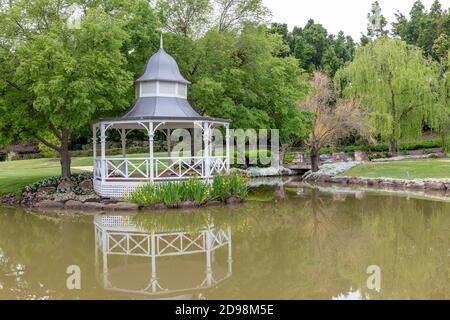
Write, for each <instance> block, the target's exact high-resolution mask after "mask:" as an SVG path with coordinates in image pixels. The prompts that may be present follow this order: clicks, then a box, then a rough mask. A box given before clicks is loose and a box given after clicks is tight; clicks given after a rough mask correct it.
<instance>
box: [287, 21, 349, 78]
mask: <svg viewBox="0 0 450 320" xmlns="http://www.w3.org/2000/svg"><path fill="white" fill-rule="evenodd" d="M287 44H288V45H289V47H290V50H291V54H292V55H293V56H295V57H296V58H297V59H298V61H299V63H300V66H301V67H302V68H304V69H305V70H306V71H307V72H309V73H312V72H314V71H315V70H323V71H325V72H327V73H328V74H330V75H332V76H333V75H334V74H335V73H336V71H337V70H338V69H339V68H340V67H342V66H343V65H344V64H345V63H347V62H348V61H351V60H352V58H353V53H354V48H355V43H354V41H353V39H352V38H351V37H350V36H346V35H345V34H344V33H343V32H342V31H341V32H339V33H338V35H337V36H334V35H330V34H328V31H327V30H326V29H325V28H324V27H323V26H322V25H321V24H319V23H315V22H314V20H312V19H311V20H309V21H308V22H307V23H306V25H305V26H304V27H303V28H298V27H294V29H293V31H292V33H290V34H289V35H288V36H287Z"/></svg>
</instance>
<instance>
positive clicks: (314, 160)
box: [311, 147, 319, 172]
mask: <svg viewBox="0 0 450 320" xmlns="http://www.w3.org/2000/svg"><path fill="white" fill-rule="evenodd" d="M311 170H312V172H317V171H319V151H318V149H317V148H315V147H313V148H311Z"/></svg>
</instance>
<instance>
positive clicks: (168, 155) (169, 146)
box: [166, 129, 172, 166]
mask: <svg viewBox="0 0 450 320" xmlns="http://www.w3.org/2000/svg"><path fill="white" fill-rule="evenodd" d="M166 138H167V157H169V160H168V161H167V162H168V165H169V166H170V165H171V164H172V160H171V159H170V158H171V157H172V141H171V140H170V129H167V131H166Z"/></svg>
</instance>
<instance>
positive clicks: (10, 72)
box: [0, 0, 154, 177]
mask: <svg viewBox="0 0 450 320" xmlns="http://www.w3.org/2000/svg"><path fill="white" fill-rule="evenodd" d="M142 1H143V0H142ZM142 1H140V0H136V1H131V2H134V3H135V4H138V3H139V2H141V3H142ZM131 2H130V3H131ZM115 3H116V4H117V3H118V2H114V1H104V2H101V1H98V2H96V3H91V2H90V1H86V2H85V1H79V2H76V1H58V2H56V1H51V0H38V1H33V2H29V1H15V2H14V3H13V5H12V6H7V7H5V6H3V7H2V10H1V11H0V30H1V31H0V39H2V41H1V45H0V50H1V58H0V68H1V75H0V92H1V95H0V108H1V112H0V117H1V121H0V123H1V126H2V132H4V133H5V134H2V139H3V140H6V139H8V138H10V137H12V136H14V135H20V136H21V137H23V138H28V139H36V140H38V141H40V142H41V143H43V144H45V145H46V146H48V147H50V148H52V149H53V150H55V151H56V152H58V154H59V155H60V161H61V175H62V176H63V177H68V176H70V163H71V161H70V154H69V142H70V140H71V139H73V138H76V137H77V136H78V135H79V133H80V132H81V131H82V130H83V128H85V127H86V126H87V125H88V124H89V123H90V122H91V121H92V119H94V118H97V117H101V116H110V115H114V114H116V113H117V112H118V111H121V110H123V109H124V108H126V107H128V106H129V103H130V101H129V99H128V98H129V94H130V91H131V84H132V81H133V78H132V76H133V74H132V73H131V72H129V71H127V70H126V67H127V61H126V59H125V56H124V53H123V51H122V50H123V48H124V45H125V44H128V48H130V49H131V48H132V45H131V42H130V37H129V36H128V35H127V33H126V32H125V31H124V29H126V26H127V20H125V18H127V19H128V18H129V17H130V14H120V12H122V13H123V11H120V10H119V8H118V7H115V9H111V6H114V4H115ZM136 7H139V6H136ZM108 10H111V11H113V12H115V14H111V12H108ZM74 12H77V13H78V15H79V18H80V23H79V26H76V27H73V25H72V24H68V20H69V18H70V17H71V16H73V14H74ZM128 26H129V25H128ZM153 32H154V30H148V33H150V34H152V33H153ZM134 41H136V39H134ZM49 136H50V137H51V136H53V137H55V138H56V140H57V141H58V143H57V144H55V143H52V142H51V139H46V137H49Z"/></svg>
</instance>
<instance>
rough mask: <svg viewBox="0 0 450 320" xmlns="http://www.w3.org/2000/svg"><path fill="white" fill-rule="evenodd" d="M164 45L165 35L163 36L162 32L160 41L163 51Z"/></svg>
mask: <svg viewBox="0 0 450 320" xmlns="http://www.w3.org/2000/svg"><path fill="white" fill-rule="evenodd" d="M163 44H164V41H163V34H162V32H161V40H160V48H161V49H163Z"/></svg>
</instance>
